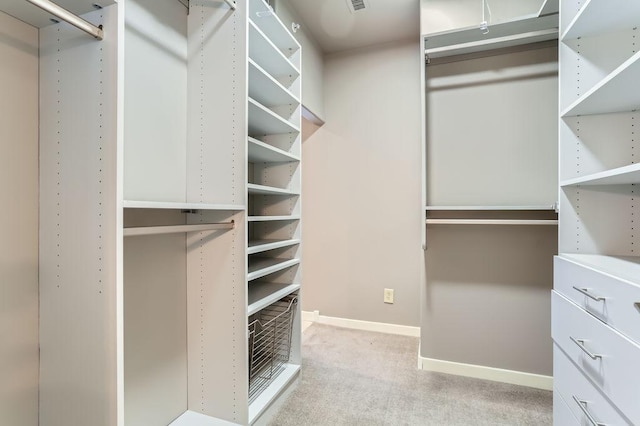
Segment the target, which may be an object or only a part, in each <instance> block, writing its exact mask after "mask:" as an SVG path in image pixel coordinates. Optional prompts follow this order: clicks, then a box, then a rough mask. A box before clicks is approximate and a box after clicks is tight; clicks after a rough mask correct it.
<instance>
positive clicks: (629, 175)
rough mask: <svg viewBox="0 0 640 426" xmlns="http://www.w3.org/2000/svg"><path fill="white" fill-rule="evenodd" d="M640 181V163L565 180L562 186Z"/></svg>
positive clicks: (626, 183) (619, 183) (623, 183)
mask: <svg viewBox="0 0 640 426" xmlns="http://www.w3.org/2000/svg"><path fill="white" fill-rule="evenodd" d="M632 183H640V164H631V165H629V166H624V167H618V168H616V169H612V170H606V171H604V172H600V173H594V174H590V175H587V176H582V177H579V178H574V179H568V180H565V181H563V182H562V183H561V184H560V186H575V185H628V184H632Z"/></svg>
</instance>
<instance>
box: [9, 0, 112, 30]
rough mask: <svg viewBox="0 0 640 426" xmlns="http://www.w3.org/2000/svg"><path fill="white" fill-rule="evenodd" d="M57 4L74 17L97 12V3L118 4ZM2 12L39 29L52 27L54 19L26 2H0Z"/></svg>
mask: <svg viewBox="0 0 640 426" xmlns="http://www.w3.org/2000/svg"><path fill="white" fill-rule="evenodd" d="M55 3H56V4H57V5H59V6H61V7H63V8H64V9H67V10H68V11H69V12H71V13H73V14H74V15H78V16H80V15H84V14H85V13H88V12H92V11H94V10H96V7H95V6H94V4H95V3H97V4H100V5H101V6H102V7H106V6H110V5H112V4H115V3H116V2H115V1H114V0H104V1H99V2H96V1H92V0H55ZM0 11H2V12H4V13H6V14H8V15H11V16H13V17H14V18H17V19H19V20H21V21H23V22H26V23H27V24H29V25H33V26H34V27H37V28H42V27H46V26H49V25H52V21H51V18H53V15H51V14H49V13H47V12H45V11H44V10H42V9H40V8H39V7H37V6H34V5H33V4H31V3H29V2H27V1H25V0H2V1H0Z"/></svg>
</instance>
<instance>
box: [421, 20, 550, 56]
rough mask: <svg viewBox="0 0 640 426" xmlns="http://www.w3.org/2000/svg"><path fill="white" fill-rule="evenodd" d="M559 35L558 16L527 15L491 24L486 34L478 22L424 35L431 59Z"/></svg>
mask: <svg viewBox="0 0 640 426" xmlns="http://www.w3.org/2000/svg"><path fill="white" fill-rule="evenodd" d="M557 38H558V15H557V14H553V15H548V16H542V17H538V16H537V15H527V16H523V17H521V18H519V19H515V20H513V21H507V22H500V23H496V24H490V25H489V32H488V33H487V34H483V33H482V31H481V30H480V28H479V25H476V26H473V27H465V28H460V29H456V30H450V31H444V32H440V33H433V34H426V35H424V45H425V53H426V54H427V55H428V56H429V57H430V58H439V57H445V56H453V55H461V54H466V53H473V52H481V51H485V50H493V49H497V48H503V47H510V46H517V45H521V44H528V43H535V42H540V41H546V40H553V39H557Z"/></svg>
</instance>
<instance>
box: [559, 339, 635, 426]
mask: <svg viewBox="0 0 640 426" xmlns="http://www.w3.org/2000/svg"><path fill="white" fill-rule="evenodd" d="M553 383H554V386H555V389H556V392H559V393H560V396H561V397H562V399H564V400H565V401H566V402H567V405H568V406H569V409H570V410H571V413H573V416H574V417H576V418H577V419H578V423H579V424H581V425H591V424H592V423H591V422H590V421H589V419H588V417H587V414H586V413H589V414H588V415H589V416H591V417H592V418H593V419H594V420H595V421H596V422H597V423H602V424H605V425H607V426H623V425H633V424H634V423H633V422H631V421H629V420H627V419H626V418H625V417H624V416H623V415H622V414H621V413H620V412H619V411H618V410H617V409H616V408H615V407H614V406H613V405H611V403H610V402H609V401H607V399H606V398H605V397H604V395H602V394H601V393H600V391H598V390H597V389H596V388H595V387H594V386H593V385H592V384H591V382H590V381H589V380H587V378H586V377H585V376H583V375H582V373H581V372H580V370H578V369H577V368H576V366H575V365H573V363H572V362H571V361H570V360H569V358H567V357H566V355H565V354H564V352H562V350H561V349H560V348H559V347H558V346H557V345H554V346H553ZM578 401H581V402H578ZM554 410H555V409H554ZM554 415H555V411H554ZM554 420H555V419H554ZM569 424H571V423H569ZM636 424H637V423H636ZM554 425H556V426H564V424H563V423H556V422H555V421H554Z"/></svg>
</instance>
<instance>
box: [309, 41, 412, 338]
mask: <svg viewBox="0 0 640 426" xmlns="http://www.w3.org/2000/svg"><path fill="white" fill-rule="evenodd" d="M420 57H421V55H420V46H419V43H418V40H415V42H413V41H412V42H402V43H393V44H388V45H382V46H376V47H373V48H366V49H360V50H355V51H350V52H347V53H342V54H335V55H331V56H327V57H326V58H325V81H324V93H325V112H326V124H325V125H324V126H323V127H321V128H319V129H310V128H309V127H307V128H306V131H305V135H304V136H305V141H304V142H303V193H304V201H303V217H304V223H303V237H304V262H303V263H304V270H303V273H304V287H303V302H302V303H303V304H302V308H303V310H305V311H313V310H319V311H320V314H321V315H327V316H334V317H341V318H350V319H357V320H365V321H375V322H384V323H392V324H403V325H409V326H417V325H418V324H419V316H420V315H419V293H420V268H421V265H422V261H421V258H422V253H423V252H422V250H421V236H420V227H421V213H420V212H421V209H420V198H421V197H420V193H421V187H420V186H421V185H420V182H421V159H420V126H421V119H422V118H421V115H420V108H419V105H420ZM306 126H309V123H308V122H307V123H306ZM313 130H315V133H313V134H312V135H309V133H311V132H312V131H313ZM384 288H393V289H395V299H396V300H395V304H393V305H389V304H384V303H383V289H384Z"/></svg>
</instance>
